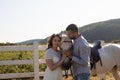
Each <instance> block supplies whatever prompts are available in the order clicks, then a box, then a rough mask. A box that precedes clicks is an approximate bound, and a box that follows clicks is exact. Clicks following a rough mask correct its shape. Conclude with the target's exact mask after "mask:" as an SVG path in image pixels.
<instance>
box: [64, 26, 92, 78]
mask: <svg viewBox="0 0 120 80" xmlns="http://www.w3.org/2000/svg"><path fill="white" fill-rule="evenodd" d="M66 32H67V35H68V37H69V38H71V39H73V41H74V43H73V53H72V54H71V53H69V51H68V52H66V55H67V56H68V57H69V58H71V59H72V65H73V66H72V71H73V77H74V80H90V47H89V45H88V42H87V40H86V39H85V38H84V37H83V36H82V35H81V34H79V31H78V27H77V25H75V24H70V25H68V27H67V28H66Z"/></svg>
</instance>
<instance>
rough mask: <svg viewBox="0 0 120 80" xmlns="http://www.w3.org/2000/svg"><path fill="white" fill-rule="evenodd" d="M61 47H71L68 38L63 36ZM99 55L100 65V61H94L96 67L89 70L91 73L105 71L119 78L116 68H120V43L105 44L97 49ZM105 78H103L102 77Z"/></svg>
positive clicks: (102, 72) (116, 78) (116, 79)
mask: <svg viewBox="0 0 120 80" xmlns="http://www.w3.org/2000/svg"><path fill="white" fill-rule="evenodd" d="M61 46H62V48H63V49H68V48H70V47H71V42H70V39H69V38H67V37H64V38H63V40H62V44H61ZM98 52H99V55H100V57H101V61H102V66H101V64H100V61H98V62H97V63H96V69H94V68H93V69H92V70H91V76H92V75H95V74H97V75H101V74H105V73H107V72H112V74H113V77H114V79H115V80H120V76H119V74H118V70H119V69H120V45H119V44H114V43H110V44H106V45H104V46H102V48H101V49H98ZM102 80H105V79H102Z"/></svg>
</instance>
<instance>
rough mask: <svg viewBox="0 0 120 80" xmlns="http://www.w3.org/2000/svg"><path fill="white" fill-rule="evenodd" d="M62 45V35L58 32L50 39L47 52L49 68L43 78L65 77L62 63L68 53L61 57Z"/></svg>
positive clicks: (46, 57)
mask: <svg viewBox="0 0 120 80" xmlns="http://www.w3.org/2000/svg"><path fill="white" fill-rule="evenodd" d="M60 45H61V37H60V36H59V35H58V34H56V35H55V34H53V35H52V36H51V38H50V40H49V41H48V48H47V50H46V52H45V60H46V64H47V68H46V70H45V75H44V79H43V80H62V78H63V77H62V69H61V65H62V63H63V61H64V60H65V58H66V55H63V56H62V57H61V51H60Z"/></svg>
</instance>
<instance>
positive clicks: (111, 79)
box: [63, 73, 115, 80]
mask: <svg viewBox="0 0 120 80" xmlns="http://www.w3.org/2000/svg"><path fill="white" fill-rule="evenodd" d="M63 80H73V78H72V77H71V76H69V77H68V78H67V79H66V78H65V77H64V78H63ZM90 80H100V78H99V77H98V76H95V77H93V76H92V77H91V78H90ZM106 80H115V79H114V78H113V76H112V74H111V73H107V74H106Z"/></svg>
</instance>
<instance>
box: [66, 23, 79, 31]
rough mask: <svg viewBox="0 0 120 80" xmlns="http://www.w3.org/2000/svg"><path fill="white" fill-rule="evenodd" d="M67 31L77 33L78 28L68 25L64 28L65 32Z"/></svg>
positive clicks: (74, 25)
mask: <svg viewBox="0 0 120 80" xmlns="http://www.w3.org/2000/svg"><path fill="white" fill-rule="evenodd" d="M69 30H71V31H73V32H78V27H77V25H76V24H70V25H68V27H67V28H66V31H69Z"/></svg>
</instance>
